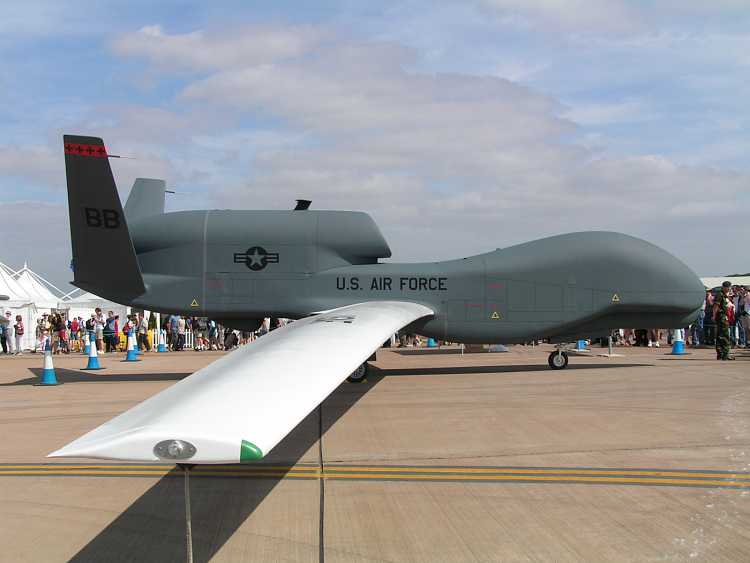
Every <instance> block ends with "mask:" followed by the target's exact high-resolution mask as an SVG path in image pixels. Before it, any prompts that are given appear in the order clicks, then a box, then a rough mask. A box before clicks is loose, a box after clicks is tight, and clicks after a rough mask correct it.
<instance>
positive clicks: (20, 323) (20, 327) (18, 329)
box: [13, 315, 25, 355]
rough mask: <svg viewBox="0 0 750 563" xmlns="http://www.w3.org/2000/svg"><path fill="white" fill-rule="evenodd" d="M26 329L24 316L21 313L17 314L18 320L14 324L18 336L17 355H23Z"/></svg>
mask: <svg viewBox="0 0 750 563" xmlns="http://www.w3.org/2000/svg"><path fill="white" fill-rule="evenodd" d="M24 330H25V329H24V326H23V318H21V315H16V322H15V324H14V325H13V332H14V334H15V337H16V355H23V348H22V344H21V340H22V339H23V333H24Z"/></svg>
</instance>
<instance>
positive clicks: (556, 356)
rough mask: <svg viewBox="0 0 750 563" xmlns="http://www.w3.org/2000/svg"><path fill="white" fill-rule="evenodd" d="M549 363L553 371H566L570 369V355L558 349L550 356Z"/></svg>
mask: <svg viewBox="0 0 750 563" xmlns="http://www.w3.org/2000/svg"><path fill="white" fill-rule="evenodd" d="M547 363H548V364H549V367H551V368H552V369H565V368H566V367H568V353H567V352H565V351H564V350H563V349H562V348H558V349H557V350H555V351H554V352H552V353H551V354H550V355H549V358H547Z"/></svg>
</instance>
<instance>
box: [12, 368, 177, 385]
mask: <svg viewBox="0 0 750 563" xmlns="http://www.w3.org/2000/svg"><path fill="white" fill-rule="evenodd" d="M28 370H29V371H30V372H31V373H32V374H34V376H33V377H27V378H24V379H19V380H18V381H12V382H10V383H0V387H14V386H17V385H33V384H35V383H39V382H40V381H41V380H42V372H43V371H44V370H43V369H42V368H28ZM112 372H113V370H111V369H109V370H108V369H103V370H97V371H79V370H75V369H65V368H55V375H56V376H57V381H58V382H59V383H107V382H109V383H111V382H113V381H129V382H133V381H179V380H180V379H184V378H186V377H187V376H188V375H191V374H192V372H189V371H188V372H174V373H123V372H120V373H112Z"/></svg>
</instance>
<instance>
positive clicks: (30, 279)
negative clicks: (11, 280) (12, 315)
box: [15, 263, 62, 309]
mask: <svg viewBox="0 0 750 563" xmlns="http://www.w3.org/2000/svg"><path fill="white" fill-rule="evenodd" d="M15 280H16V283H17V284H18V285H19V286H20V287H21V289H23V290H24V291H25V293H26V295H28V296H29V298H31V300H33V301H34V304H35V305H36V306H37V308H38V309H53V308H56V307H57V304H58V302H59V301H60V298H61V296H62V292H61V291H60V290H58V289H57V288H55V286H54V285H52V284H51V283H49V282H48V281H47V280H45V279H44V278H43V277H41V276H40V275H39V274H37V273H35V272H33V271H32V270H31V269H29V267H28V265H27V264H25V263H24V265H23V268H21V269H20V270H18V271H17V272H16V274H15ZM53 289H54V290H56V291H55V292H53Z"/></svg>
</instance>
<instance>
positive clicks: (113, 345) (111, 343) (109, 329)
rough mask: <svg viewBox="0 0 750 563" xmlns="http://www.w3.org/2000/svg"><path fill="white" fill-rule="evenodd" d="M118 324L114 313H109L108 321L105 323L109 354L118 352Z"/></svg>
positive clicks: (105, 342) (105, 341) (105, 337)
mask: <svg viewBox="0 0 750 563" xmlns="http://www.w3.org/2000/svg"><path fill="white" fill-rule="evenodd" d="M116 323H117V319H116V318H115V313H114V311H107V320H106V322H105V323H104V344H105V347H106V351H107V352H109V353H111V352H117V339H116V336H115V334H116V327H115V325H116Z"/></svg>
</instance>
